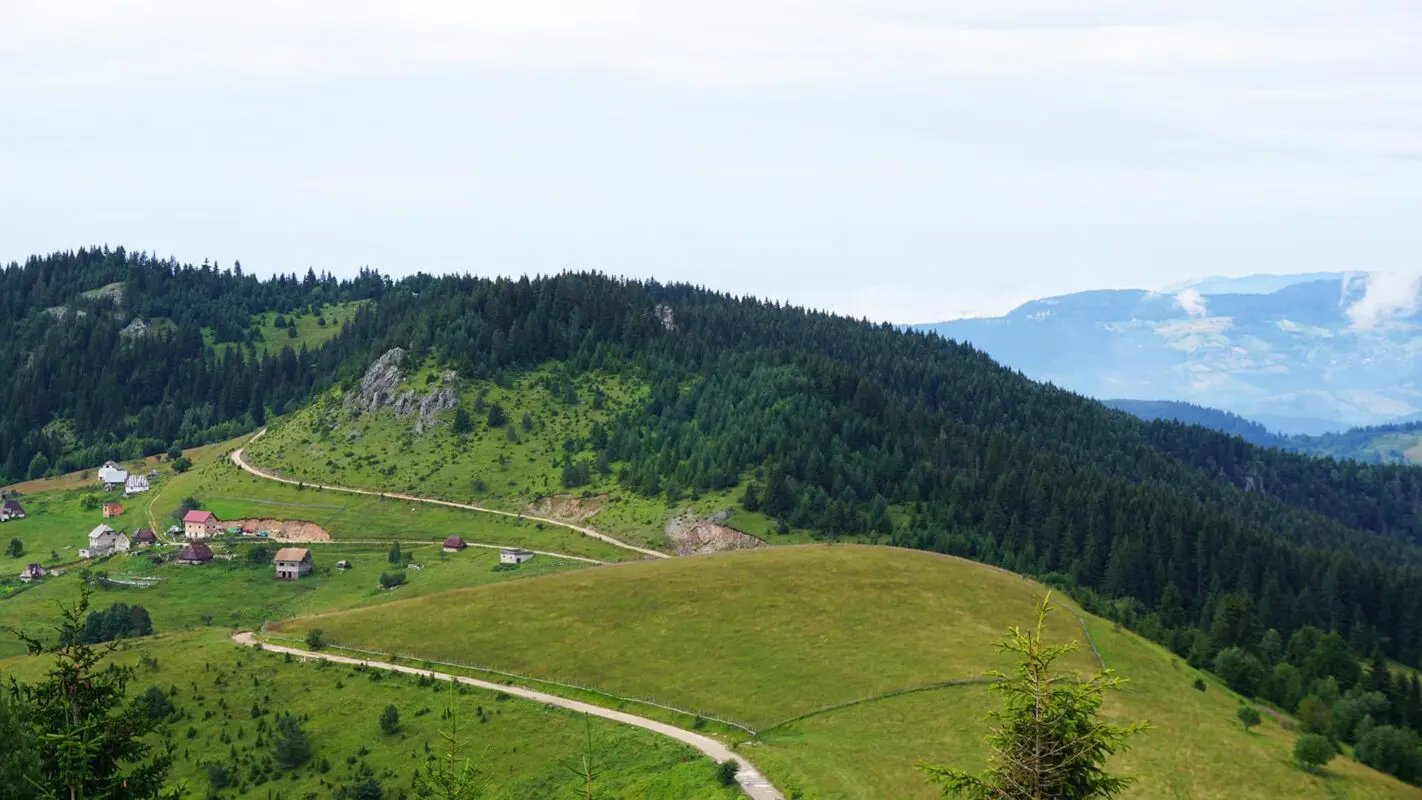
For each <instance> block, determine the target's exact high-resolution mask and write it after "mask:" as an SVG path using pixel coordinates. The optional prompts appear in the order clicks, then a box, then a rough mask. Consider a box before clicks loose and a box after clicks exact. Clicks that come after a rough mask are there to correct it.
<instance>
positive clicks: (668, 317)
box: [655, 303, 676, 331]
mask: <svg viewBox="0 0 1422 800" xmlns="http://www.w3.org/2000/svg"><path fill="white" fill-rule="evenodd" d="M655 313H656V315H657V320H658V321H659V322H661V323H662V327H663V328H666V329H667V330H669V331H674V330H676V314H675V313H673V312H672V307H671V306H669V305H667V304H666V303H658V304H657V307H656V309H655Z"/></svg>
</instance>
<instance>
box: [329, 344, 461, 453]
mask: <svg viewBox="0 0 1422 800" xmlns="http://www.w3.org/2000/svg"><path fill="white" fill-rule="evenodd" d="M404 358H405V349H404V348H402V347H392V348H391V349H390V350H388V351H386V352H385V354H384V355H382V356H381V357H380V358H377V359H376V360H375V363H374V364H371V365H370V369H368V370H366V371H365V375H364V376H363V377H362V378H361V379H360V386H358V387H356V388H355V389H352V390H351V391H350V392H349V393H348V394H347V395H346V399H345V406H346V408H348V409H350V411H351V414H352V416H359V415H360V414H364V413H368V412H372V411H379V410H381V409H382V408H393V409H394V410H395V416H397V417H400V418H402V419H403V418H405V417H408V416H410V415H411V414H417V415H418V416H417V417H416V419H415V433H424V432H425V431H427V430H429V429H430V428H433V427H434V425H435V421H436V420H435V414H437V413H439V412H440V411H447V410H449V409H452V408H455V407H456V406H458V405H459V393H458V391H457V387H458V385H459V376H457V375H456V374H455V373H453V372H446V373H445V374H444V377H443V379H442V380H441V381H440V383H441V384H442V385H441V386H440V387H439V388H436V389H434V390H432V391H430V392H429V393H428V394H425V395H419V394H416V393H415V392H414V391H413V390H410V389H406V390H405V391H403V392H397V391H396V390H397V389H398V388H399V387H400V382H401V381H403V380H404V379H405V375H404V373H403V372H401V371H400V362H401V361H402V360H403V359H404Z"/></svg>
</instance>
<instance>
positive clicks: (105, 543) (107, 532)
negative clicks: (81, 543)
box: [79, 525, 129, 558]
mask: <svg viewBox="0 0 1422 800" xmlns="http://www.w3.org/2000/svg"><path fill="white" fill-rule="evenodd" d="M128 548H129V541H128V537H127V536H124V535H123V534H122V533H119V532H118V531H116V530H114V529H113V528H110V527H109V526H107V525H100V526H99V527H97V528H95V529H93V530H92V531H89V546H88V547H86V548H84V549H83V550H80V551H79V557H80V558H103V557H104V556H108V555H113V554H114V553H127V552H128Z"/></svg>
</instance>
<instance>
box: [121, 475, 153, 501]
mask: <svg viewBox="0 0 1422 800" xmlns="http://www.w3.org/2000/svg"><path fill="white" fill-rule="evenodd" d="M146 491H148V477H147V476H146V475H129V476H128V478H127V479H126V480H125V481H124V482H123V496H124V497H132V496H133V495H136V494H142V493H143V492H146Z"/></svg>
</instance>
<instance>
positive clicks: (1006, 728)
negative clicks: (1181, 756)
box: [922, 595, 1145, 800]
mask: <svg viewBox="0 0 1422 800" xmlns="http://www.w3.org/2000/svg"><path fill="white" fill-rule="evenodd" d="M1049 601H1050V595H1048V597H1047V598H1044V599H1043V600H1042V605H1041V606H1040V607H1039V608H1038V610H1037V621H1036V625H1035V626H1034V627H1033V628H1032V630H1031V631H1028V632H1025V633H1024V632H1023V631H1022V630H1021V629H1020V628H1017V627H1015V626H1014V627H1013V628H1011V629H1010V630H1009V633H1008V637H1007V639H1006V640H1005V641H1003V642H1002V643H1000V644H998V645H997V647H998V648H999V649H1001V650H1003V651H1005V652H1008V653H1012V654H1014V655H1015V656H1017V658H1018V665H1017V668H1016V669H1015V670H1014V671H1013V672H1012V673H1011V674H1007V673H1002V672H994V673H990V675H991V676H992V677H995V678H997V679H998V680H997V683H995V684H993V686H992V689H991V690H992V691H993V692H996V693H997V694H998V695H1000V696H1001V697H1002V699H1003V706H1004V708H1003V710H1001V711H994V712H992V713H991V714H990V715H989V719H990V720H991V721H992V722H993V723H994V725H993V727H992V731H991V733H990V735H989V737H988V746H989V748H990V749H991V751H992V753H991V756H990V757H989V760H988V767H987V770H986V771H985V772H983V774H981V775H970V774H968V773H967V772H964V771H962V770H958V769H954V768H952V767H942V766H932V765H923V766H922V769H923V770H924V771H925V772H927V773H928V774H929V775H930V776H931V777H932V779H933V780H934V781H936V782H938V783H940V784H942V785H943V793H944V796H945V797H946V796H953V795H959V796H963V797H969V798H973V800H1095V799H1096V798H1111V797H1115V796H1117V795H1118V794H1120V793H1121V792H1122V791H1124V790H1125V789H1126V787H1127V786H1129V785H1130V784H1131V783H1132V782H1133V780H1134V779H1133V778H1122V777H1118V776H1115V775H1110V774H1108V773H1107V772H1106V770H1105V764H1106V760H1107V759H1108V758H1110V756H1111V755H1112V754H1113V753H1116V752H1118V751H1120V750H1122V749H1124V747H1125V741H1126V739H1127V737H1129V736H1130V735H1131V734H1133V733H1136V732H1138V731H1141V730H1143V729H1144V727H1145V726H1144V724H1140V723H1138V724H1134V725H1129V726H1122V725H1113V724H1110V723H1107V722H1103V721H1102V720H1100V719H1099V718H1098V717H1097V714H1098V712H1099V711H1100V710H1101V702H1102V699H1103V697H1104V696H1105V693H1106V691H1107V690H1108V689H1115V688H1117V687H1119V686H1120V685H1121V683H1122V681H1121V679H1119V678H1115V677H1113V676H1112V675H1111V671H1110V670H1103V671H1101V672H1097V673H1094V674H1092V675H1080V674H1065V673H1061V672H1057V671H1054V670H1053V669H1052V664H1053V662H1055V661H1056V660H1057V659H1059V658H1061V657H1062V656H1065V655H1067V654H1068V653H1071V652H1072V651H1074V650H1075V649H1076V642H1074V641H1073V642H1070V643H1068V644H1065V645H1058V646H1055V647H1049V646H1047V645H1045V644H1043V643H1042V632H1043V629H1044V628H1045V626H1046V620H1047V614H1048V613H1049V612H1050V611H1051V605H1050V602H1049Z"/></svg>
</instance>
